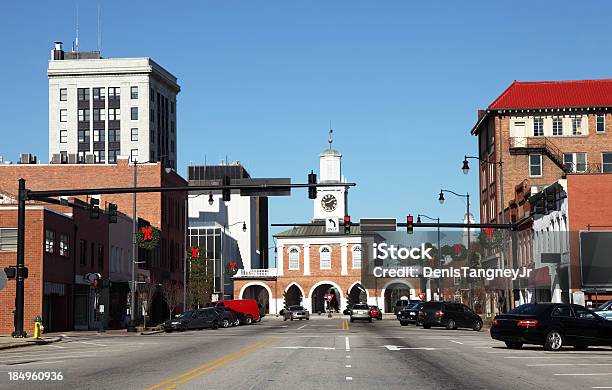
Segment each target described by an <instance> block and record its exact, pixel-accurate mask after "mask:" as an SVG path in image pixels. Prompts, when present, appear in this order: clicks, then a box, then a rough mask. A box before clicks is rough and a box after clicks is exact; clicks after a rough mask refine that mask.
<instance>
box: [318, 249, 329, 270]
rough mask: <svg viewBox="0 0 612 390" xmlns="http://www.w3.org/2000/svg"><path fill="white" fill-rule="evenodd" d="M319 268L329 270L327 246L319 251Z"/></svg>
mask: <svg viewBox="0 0 612 390" xmlns="http://www.w3.org/2000/svg"><path fill="white" fill-rule="evenodd" d="M319 268H320V269H331V249H329V247H328V246H324V247H321V249H320V250H319Z"/></svg>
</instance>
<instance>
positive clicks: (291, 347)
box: [275, 345, 336, 350]
mask: <svg viewBox="0 0 612 390" xmlns="http://www.w3.org/2000/svg"><path fill="white" fill-rule="evenodd" d="M275 348H277V349H325V350H330V349H336V348H334V347H302V346H299V345H295V346H290V347H275Z"/></svg>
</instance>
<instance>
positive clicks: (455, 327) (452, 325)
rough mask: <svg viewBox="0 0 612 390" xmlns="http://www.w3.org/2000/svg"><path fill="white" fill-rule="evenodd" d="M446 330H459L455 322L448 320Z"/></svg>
mask: <svg viewBox="0 0 612 390" xmlns="http://www.w3.org/2000/svg"><path fill="white" fill-rule="evenodd" d="M446 329H448V330H451V329H457V326H456V325H455V320H448V322H447V323H446Z"/></svg>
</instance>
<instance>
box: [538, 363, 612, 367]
mask: <svg viewBox="0 0 612 390" xmlns="http://www.w3.org/2000/svg"><path fill="white" fill-rule="evenodd" d="M526 366H527V367H548V366H612V363H541V364H527V365H526Z"/></svg>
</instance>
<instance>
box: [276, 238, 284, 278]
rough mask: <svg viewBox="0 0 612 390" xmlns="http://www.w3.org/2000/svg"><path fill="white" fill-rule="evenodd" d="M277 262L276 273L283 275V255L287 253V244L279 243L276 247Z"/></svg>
mask: <svg viewBox="0 0 612 390" xmlns="http://www.w3.org/2000/svg"><path fill="white" fill-rule="evenodd" d="M276 254H277V262H276V274H277V275H278V276H283V256H284V254H285V246H284V245H279V246H278V247H277V249H276Z"/></svg>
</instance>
